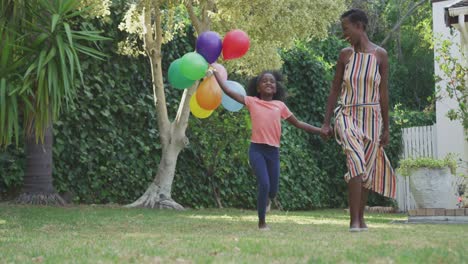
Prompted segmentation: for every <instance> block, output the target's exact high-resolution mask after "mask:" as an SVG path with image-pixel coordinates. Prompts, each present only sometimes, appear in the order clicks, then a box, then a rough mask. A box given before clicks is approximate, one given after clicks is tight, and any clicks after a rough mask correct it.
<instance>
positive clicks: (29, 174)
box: [15, 125, 66, 205]
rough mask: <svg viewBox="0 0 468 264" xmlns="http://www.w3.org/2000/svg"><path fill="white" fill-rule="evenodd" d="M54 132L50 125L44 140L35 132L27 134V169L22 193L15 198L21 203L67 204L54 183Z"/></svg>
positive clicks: (16, 201)
mask: <svg viewBox="0 0 468 264" xmlns="http://www.w3.org/2000/svg"><path fill="white" fill-rule="evenodd" d="M52 145H53V134H52V125H50V126H49V127H48V128H47V129H46V131H45V134H44V142H41V141H40V140H38V139H37V138H36V134H35V133H31V135H27V136H26V145H25V153H26V171H25V175H24V185H23V190H22V193H21V194H20V195H19V197H18V198H17V199H16V200H15V203H19V204H40V205H65V204H66V202H65V201H64V200H63V199H62V198H61V197H60V195H59V194H58V193H57V192H56V191H55V188H54V186H53V184H52V180H53V178H52Z"/></svg>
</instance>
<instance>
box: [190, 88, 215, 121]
mask: <svg viewBox="0 0 468 264" xmlns="http://www.w3.org/2000/svg"><path fill="white" fill-rule="evenodd" d="M190 112H192V115H194V116H195V117H197V118H207V117H209V116H210V115H211V114H212V113H213V112H214V110H206V109H203V108H201V106H200V105H199V104H198V102H197V93H196V92H195V93H194V94H193V95H192V97H191V98H190Z"/></svg>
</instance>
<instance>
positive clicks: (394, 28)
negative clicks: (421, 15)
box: [380, 0, 427, 46]
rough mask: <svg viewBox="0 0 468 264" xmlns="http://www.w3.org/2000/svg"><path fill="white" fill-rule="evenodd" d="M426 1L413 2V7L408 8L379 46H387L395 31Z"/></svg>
mask: <svg viewBox="0 0 468 264" xmlns="http://www.w3.org/2000/svg"><path fill="white" fill-rule="evenodd" d="M426 1H427V0H421V1H419V2H417V3H414V2H413V6H412V7H410V9H409V10H408V11H407V12H406V14H405V15H404V16H403V17H401V19H400V20H399V21H398V22H397V23H396V24H395V25H394V26H393V28H392V30H390V33H388V35H387V36H386V37H385V39H384V40H383V41H382V42H381V43H380V46H385V44H387V42H388V41H389V40H390V38H391V37H392V35H393V33H394V32H395V31H397V30H398V29H399V28H400V26H401V25H402V24H403V22H405V20H406V19H407V18H408V17H410V16H411V14H413V12H414V11H415V10H416V9H418V7H420V6H421V5H423V4H424V2H426Z"/></svg>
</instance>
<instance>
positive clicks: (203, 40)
mask: <svg viewBox="0 0 468 264" xmlns="http://www.w3.org/2000/svg"><path fill="white" fill-rule="evenodd" d="M222 50H223V42H222V40H221V37H220V36H219V34H218V33H216V32H213V31H205V32H203V33H201V34H200V36H198V39H197V52H198V53H199V54H200V55H202V56H203V58H205V60H206V61H207V62H208V63H213V62H215V61H216V60H217V59H218V57H219V55H220V54H221V51H222Z"/></svg>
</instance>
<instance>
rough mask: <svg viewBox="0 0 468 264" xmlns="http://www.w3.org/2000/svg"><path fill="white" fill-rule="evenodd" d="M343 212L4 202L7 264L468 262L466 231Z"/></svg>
mask: <svg viewBox="0 0 468 264" xmlns="http://www.w3.org/2000/svg"><path fill="white" fill-rule="evenodd" d="M394 220H397V221H398V220H406V215H401V214H368V225H369V229H370V230H369V231H368V232H361V233H349V232H348V228H347V227H348V216H347V215H346V214H345V213H344V212H343V210H317V211H308V212H279V211H272V212H271V213H270V214H269V215H267V221H268V222H269V224H270V227H271V228H272V229H271V230H270V231H267V232H262V231H258V230H257V217H256V212H255V211H246V210H238V209H219V210H218V209H210V210H187V211H183V212H177V211H169V210H163V211H159V210H148V209H125V208H120V207H104V206H72V207H66V208H56V207H32V206H12V205H5V204H3V205H0V263H323V262H325V263H362V262H365V263H367V262H369V263H468V225H442V224H439V225H428V224H403V223H399V224H395V223H392V221H394Z"/></svg>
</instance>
